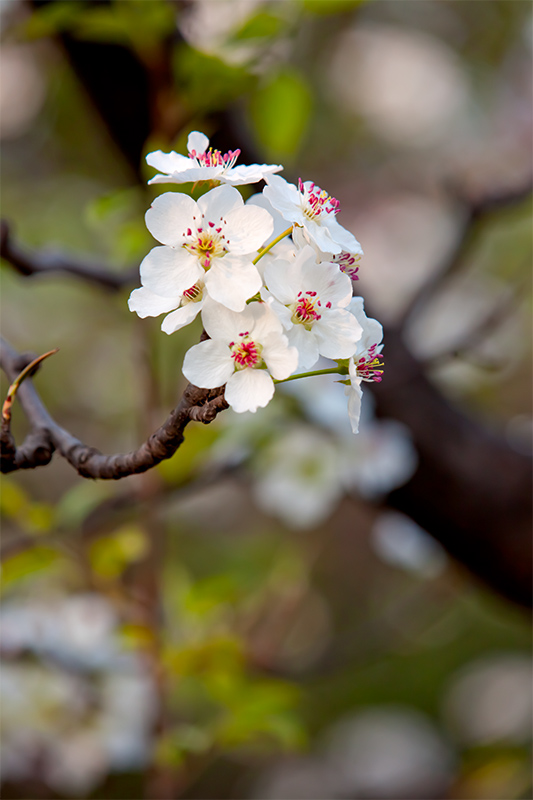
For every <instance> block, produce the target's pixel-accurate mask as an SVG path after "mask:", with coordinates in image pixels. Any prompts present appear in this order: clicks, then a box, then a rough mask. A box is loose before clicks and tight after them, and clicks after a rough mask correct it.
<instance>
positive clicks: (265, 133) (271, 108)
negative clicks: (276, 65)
mask: <svg viewBox="0 0 533 800" xmlns="http://www.w3.org/2000/svg"><path fill="white" fill-rule="evenodd" d="M312 104H313V101H312V94H311V91H310V89H309V86H308V85H307V83H306V81H305V80H304V79H303V78H302V76H301V75H300V74H299V73H298V72H296V71H295V70H292V69H289V68H286V69H284V70H283V71H281V72H278V73H277V75H275V76H274V77H273V78H272V79H271V80H270V81H269V82H268V83H266V84H265V85H264V86H263V87H261V88H260V89H259V90H258V91H257V92H256V93H255V94H254V96H253V98H252V103H251V107H250V114H251V118H252V123H253V128H254V133H255V137H256V139H257V141H258V142H259V144H260V145H261V147H262V148H263V150H264V151H265V153H266V157H267V158H268V159H269V160H290V159H292V158H294V157H295V155H296V153H297V152H298V150H299V148H300V146H301V144H302V140H303V137H304V133H305V130H306V128H307V125H308V122H309V118H310V116H311V110H312Z"/></svg>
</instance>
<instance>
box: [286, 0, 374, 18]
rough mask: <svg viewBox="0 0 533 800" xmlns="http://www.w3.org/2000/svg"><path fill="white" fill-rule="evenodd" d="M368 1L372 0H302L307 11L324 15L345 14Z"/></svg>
mask: <svg viewBox="0 0 533 800" xmlns="http://www.w3.org/2000/svg"><path fill="white" fill-rule="evenodd" d="M368 2H370V0H302V4H303V7H304V8H305V10H306V11H309V12H311V13H312V14H317V15H323V16H330V15H331V14H344V13H346V12H349V11H353V9H355V8H357V7H358V6H362V5H363V4H364V3H368Z"/></svg>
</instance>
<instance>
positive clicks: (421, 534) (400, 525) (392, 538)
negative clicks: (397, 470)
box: [372, 511, 448, 578]
mask: <svg viewBox="0 0 533 800" xmlns="http://www.w3.org/2000/svg"><path fill="white" fill-rule="evenodd" d="M372 546H373V548H374V550H375V551H376V553H377V554H378V556H379V557H380V558H381V559H382V560H383V561H385V562H386V563H388V564H392V566H394V567H400V568H402V569H404V570H406V571H408V572H414V573H416V574H418V575H420V576H422V577H424V578H435V577H437V575H440V574H441V573H442V571H443V570H444V569H445V567H446V564H447V561H448V559H447V556H446V553H445V551H444V549H443V548H442V547H441V545H440V544H439V543H438V542H437V541H436V540H435V539H433V538H432V537H431V536H430V535H429V534H428V533H426V532H425V531H424V530H423V529H422V528H420V527H419V526H418V525H417V524H416V523H415V522H413V520H412V519H410V518H409V517H406V516H404V515H403V514H397V513H396V512H394V511H389V512H386V513H385V514H381V515H380V517H379V518H378V520H377V522H376V524H375V525H374V528H373V529H372Z"/></svg>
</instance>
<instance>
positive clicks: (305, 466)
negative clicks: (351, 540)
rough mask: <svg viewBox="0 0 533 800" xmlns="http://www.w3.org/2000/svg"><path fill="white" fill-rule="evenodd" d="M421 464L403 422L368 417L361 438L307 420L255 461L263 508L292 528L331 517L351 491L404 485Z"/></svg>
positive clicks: (372, 492) (374, 493)
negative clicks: (340, 434)
mask: <svg viewBox="0 0 533 800" xmlns="http://www.w3.org/2000/svg"><path fill="white" fill-rule="evenodd" d="M415 465H416V456H415V453H414V449H413V447H412V445H411V443H410V441H409V439H408V436H407V433H406V432H405V431H404V429H403V427H402V426H401V425H398V424H397V423H395V422H392V421H390V420H385V421H383V422H373V423H372V422H368V424H367V425H366V426H365V428H364V431H363V433H361V434H360V435H359V436H358V437H357V439H351V438H350V439H346V437H344V436H343V437H342V438H340V437H339V438H338V437H335V436H331V435H328V434H327V433H324V432H320V431H317V430H316V429H315V428H313V427H311V426H304V425H301V426H299V427H296V428H293V429H292V430H291V431H288V432H287V431H282V434H281V435H280V436H279V437H277V438H275V439H274V440H273V441H271V442H270V443H269V444H268V445H266V446H265V447H264V448H263V450H262V452H261V454H260V456H259V457H258V459H257V460H256V462H255V463H254V464H253V470H254V474H255V480H254V496H255V499H256V502H257V504H258V506H259V507H260V508H262V509H263V510H264V511H265V512H266V513H268V514H272V515H274V516H276V517H279V518H280V519H282V520H283V522H284V523H285V524H286V525H288V526H289V527H290V528H297V529H298V528H299V529H305V528H311V527H313V526H315V525H319V524H320V523H322V522H323V521H324V520H325V519H327V518H328V517H329V516H330V515H331V514H332V513H333V511H334V510H335V508H336V506H337V504H338V503H339V501H340V500H341V498H342V497H343V495H344V494H345V493H347V492H352V491H356V492H358V493H360V494H362V495H364V496H366V497H370V498H375V497H378V496H379V495H380V494H383V493H385V492H387V491H390V490H391V489H393V488H395V487H396V486H401V484H402V483H404V482H405V481H406V480H407V479H408V478H409V477H410V475H411V474H412V472H413V470H414V468H415Z"/></svg>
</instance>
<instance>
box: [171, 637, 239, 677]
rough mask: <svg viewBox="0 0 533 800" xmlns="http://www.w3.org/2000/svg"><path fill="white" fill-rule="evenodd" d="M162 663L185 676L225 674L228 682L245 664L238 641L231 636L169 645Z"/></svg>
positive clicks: (219, 675) (237, 674) (177, 673)
mask: <svg viewBox="0 0 533 800" xmlns="http://www.w3.org/2000/svg"><path fill="white" fill-rule="evenodd" d="M165 663H166V665H167V667H168V669H170V670H171V671H172V672H173V673H175V674H176V675H179V676H180V677H184V676H186V675H191V676H193V677H195V676H199V675H203V676H212V675H216V676H218V678H219V679H221V676H224V679H225V680H229V681H230V683H231V682H234V681H235V679H236V676H240V675H241V673H242V670H243V665H244V655H243V648H242V644H241V642H240V641H239V640H238V639H237V638H235V637H231V636H216V637H214V638H211V639H209V640H207V641H203V642H196V643H193V644H188V645H185V646H181V647H175V646H172V647H170V646H169V648H168V649H167V651H166V653H165Z"/></svg>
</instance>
